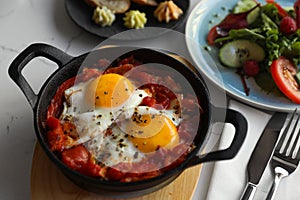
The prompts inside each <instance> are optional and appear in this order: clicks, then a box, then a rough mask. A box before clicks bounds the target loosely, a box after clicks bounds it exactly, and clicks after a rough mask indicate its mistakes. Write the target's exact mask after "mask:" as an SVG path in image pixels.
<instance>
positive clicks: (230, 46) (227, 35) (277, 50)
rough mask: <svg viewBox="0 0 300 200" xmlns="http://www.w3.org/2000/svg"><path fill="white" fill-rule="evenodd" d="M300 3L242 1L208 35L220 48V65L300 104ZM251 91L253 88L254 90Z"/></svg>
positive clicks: (246, 91)
mask: <svg viewBox="0 0 300 200" xmlns="http://www.w3.org/2000/svg"><path fill="white" fill-rule="evenodd" d="M299 7H300V0H297V1H295V2H294V4H293V5H291V6H290V7H288V8H286V7H282V6H281V5H280V4H278V3H277V2H275V1H274V0H266V2H265V3H264V4H260V3H258V2H257V1H255V0H240V1H238V2H237V4H236V5H235V7H234V8H232V11H231V12H230V13H229V14H228V15H227V16H225V18H224V19H223V20H222V21H221V22H220V23H219V24H217V25H215V26H214V27H212V28H211V29H210V31H209V33H208V35H207V42H208V44H209V45H212V46H216V47H217V48H219V59H220V62H221V63H222V64H223V65H224V66H226V67H228V68H232V69H234V72H238V74H239V75H240V76H241V77H243V79H244V81H243V84H244V88H245V93H246V94H247V95H249V93H250V91H249V88H248V86H247V85H246V81H245V78H247V77H253V78H254V79H255V81H256V83H257V84H258V85H259V86H260V87H261V88H262V89H263V90H264V91H266V92H273V93H274V92H275V93H278V94H279V93H281V94H284V95H285V96H286V97H287V98H289V99H290V100H291V101H293V102H295V103H299V104H300V70H299V69H298V66H299V64H300V9H299ZM250 89H251V88H250Z"/></svg>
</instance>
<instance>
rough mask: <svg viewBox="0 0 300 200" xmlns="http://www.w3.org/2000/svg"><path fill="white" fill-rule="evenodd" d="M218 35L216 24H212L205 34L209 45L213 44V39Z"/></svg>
mask: <svg viewBox="0 0 300 200" xmlns="http://www.w3.org/2000/svg"><path fill="white" fill-rule="evenodd" d="M218 36H219V34H218V32H217V26H214V27H212V28H211V29H210V31H209V32H208V35H207V42H208V44H209V45H214V43H215V39H217V37H218Z"/></svg>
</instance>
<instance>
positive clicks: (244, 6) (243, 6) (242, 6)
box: [233, 0, 260, 24]
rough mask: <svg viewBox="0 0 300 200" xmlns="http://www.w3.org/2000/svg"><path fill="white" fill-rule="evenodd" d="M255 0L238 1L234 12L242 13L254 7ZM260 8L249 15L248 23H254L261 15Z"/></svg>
mask: <svg viewBox="0 0 300 200" xmlns="http://www.w3.org/2000/svg"><path fill="white" fill-rule="evenodd" d="M256 5H257V4H256V2H255V1H254V0H240V1H238V2H237V4H236V6H235V7H234V8H233V13H242V12H246V11H248V10H250V9H251V8H254V7H255V6H256ZM259 13H260V8H259V7H257V8H256V9H254V10H253V11H251V12H250V13H249V14H248V15H247V22H248V24H252V23H253V22H254V21H255V20H256V18H257V17H258V16H259Z"/></svg>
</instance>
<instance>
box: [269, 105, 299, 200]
mask: <svg viewBox="0 0 300 200" xmlns="http://www.w3.org/2000/svg"><path fill="white" fill-rule="evenodd" d="M296 111H297V109H296V110H295V111H294V113H293V115H292V117H291V119H290V121H289V122H288V124H287V126H286V128H285V129H284V131H283V133H282V136H281V137H280V140H279V142H278V144H277V145H276V148H275V151H274V154H273V157H272V159H271V166H272V168H273V169H274V172H275V179H274V181H273V184H272V187H271V190H270V191H269V193H268V196H267V200H273V199H274V197H275V193H276V191H277V189H278V186H279V183H280V181H281V179H282V178H284V177H286V176H288V175H290V174H291V173H293V172H294V171H295V170H296V168H297V166H298V163H299V160H300V151H299V149H300V148H299V149H297V142H298V140H299V137H300V130H299V131H297V132H296V128H297V124H298V122H299V117H300V115H296ZM294 119H296V123H295V124H294V126H293V127H292V132H291V133H290V134H288V132H289V130H290V128H291V124H292V121H293V120H294ZM286 140H287V142H286V143H284V141H286ZM291 145H292V146H291Z"/></svg>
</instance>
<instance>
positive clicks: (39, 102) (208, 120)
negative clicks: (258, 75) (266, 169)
mask: <svg viewBox="0 0 300 200" xmlns="http://www.w3.org/2000/svg"><path fill="white" fill-rule="evenodd" d="M115 51H120V53H122V51H124V53H125V52H128V47H126V48H124V49H123V48H120V47H115V48H106V49H99V50H96V51H93V52H90V53H89V54H84V55H81V56H78V57H72V56H70V55H68V54H66V53H64V52H63V51H61V50H59V49H57V48H55V47H53V46H50V45H47V44H32V45H30V46H29V47H27V48H26V49H25V50H24V51H22V52H21V53H20V54H19V55H18V56H17V57H16V58H15V60H14V61H13V62H12V64H11V65H10V67H9V75H10V77H11V78H12V79H13V80H14V81H15V83H16V84H17V85H18V86H19V87H20V89H21V90H22V91H23V93H24V95H25V96H26V98H27V100H28V102H29V104H30V105H31V107H32V109H33V113H34V126H35V132H36V137H37V139H38V142H39V143H40V145H41V146H42V149H43V150H44V152H45V153H46V154H47V156H48V157H49V158H50V160H51V161H52V162H53V163H54V164H55V165H56V166H57V167H58V168H59V169H60V170H61V171H62V172H63V173H64V174H65V176H67V177H68V178H69V179H70V180H71V181H73V182H74V183H75V184H77V185H78V186H79V187H81V188H82V189H85V190H88V191H91V192H96V193H99V194H102V195H106V196H115V197H120V196H123V197H124V196H126V197H132V196H140V195H144V194H147V193H150V192H153V191H155V190H158V189H160V188H162V187H163V186H165V185H167V184H169V183H170V182H172V181H173V180H174V179H175V178H176V177H177V176H178V175H179V174H180V173H182V172H183V171H184V170H185V169H187V168H189V167H191V166H194V165H197V164H200V163H203V162H209V161H217V160H224V159H231V158H233V157H234V156H235V155H236V154H237V152H238V151H239V149H240V147H241V145H242V143H243V141H244V139H245V136H246V132H247V121H246V120H245V118H244V117H243V116H242V115H241V114H240V113H238V112H236V111H234V110H230V109H228V110H224V109H221V108H214V106H213V105H211V103H210V95H209V92H208V89H207V86H206V84H205V83H204V81H203V79H202V78H201V76H200V75H199V74H197V73H195V72H194V71H193V70H191V69H190V68H189V67H187V66H186V65H184V64H182V63H181V62H179V61H178V60H176V59H174V58H172V57H170V56H168V55H167V54H165V53H162V52H159V51H156V50H151V49H133V50H132V51H131V52H130V53H129V54H130V55H132V54H133V55H135V57H136V58H138V59H139V60H141V61H142V62H144V63H147V62H151V63H153V62H154V63H161V64H165V65H168V66H172V68H174V69H175V70H178V71H180V72H181V73H182V75H183V76H185V77H187V78H188V80H190V83H191V85H192V87H193V89H194V91H195V93H196V94H197V95H199V96H198V98H199V99H200V102H201V105H202V108H203V109H204V114H201V120H200V121H199V122H198V123H199V127H200V128H199V129H198V132H197V134H196V137H195V138H194V144H195V145H196V148H195V149H194V150H193V151H192V152H191V153H190V154H189V155H188V157H187V159H186V160H185V161H184V162H183V163H182V164H180V165H179V166H177V167H175V168H174V169H172V170H169V171H167V172H165V173H164V174H162V175H160V176H158V177H155V178H152V179H147V180H143V181H137V182H130V183H121V182H113V181H104V180H100V179H97V178H92V177H88V176H85V175H82V174H81V173H78V172H76V171H73V170H71V169H70V168H68V167H67V166H66V165H64V164H63V163H62V162H61V161H60V160H59V159H58V158H57V157H56V156H55V154H53V152H52V151H51V150H49V148H48V146H47V141H46V139H45V133H46V132H45V129H44V126H43V122H44V121H45V117H46V112H47V107H48V105H49V103H50V101H51V99H52V97H53V95H54V94H55V92H56V89H57V88H58V86H60V85H61V84H62V83H63V82H64V81H65V80H66V79H68V78H70V77H73V76H75V75H77V73H78V69H79V68H80V66H81V63H82V62H83V60H84V59H85V58H86V56H87V55H88V56H89V57H90V58H93V57H94V58H95V59H97V58H101V57H102V58H108V59H109V56H110V55H111V54H113V52H115ZM119 55H122V54H119ZM38 56H42V57H45V58H48V59H50V60H52V61H54V62H55V63H57V65H58V69H57V70H56V71H55V72H54V73H53V74H52V75H51V76H50V77H49V78H48V79H47V80H46V81H45V83H44V84H43V86H42V88H41V89H40V91H39V93H38V94H35V93H34V92H33V90H32V88H31V86H30V85H29V84H28V82H27V81H26V80H25V78H24V77H23V75H22V73H21V72H22V70H23V68H24V67H25V66H26V65H27V63H28V62H29V61H31V60H32V59H34V58H35V57H38ZM92 62H93V61H92ZM224 111H226V119H225V122H228V123H231V124H232V125H233V126H234V127H235V130H236V132H235V136H234V139H233V141H232V143H231V145H230V147H228V148H227V149H224V150H219V151H215V152H210V153H207V154H204V155H201V156H197V154H198V152H199V151H201V150H202V149H203V147H204V146H205V144H206V141H207V139H208V138H209V136H210V134H211V133H210V131H209V128H210V127H211V125H212V124H213V123H215V122H218V121H219V122H224V121H223V119H220V118H219V113H222V112H224Z"/></svg>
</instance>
